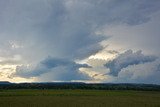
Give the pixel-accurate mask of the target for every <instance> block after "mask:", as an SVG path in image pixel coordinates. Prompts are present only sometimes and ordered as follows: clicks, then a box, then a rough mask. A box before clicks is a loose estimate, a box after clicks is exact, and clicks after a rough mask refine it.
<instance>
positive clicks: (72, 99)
mask: <svg viewBox="0 0 160 107" xmlns="http://www.w3.org/2000/svg"><path fill="white" fill-rule="evenodd" d="M0 107H160V92H159V91H111V90H29V89H28V90H0Z"/></svg>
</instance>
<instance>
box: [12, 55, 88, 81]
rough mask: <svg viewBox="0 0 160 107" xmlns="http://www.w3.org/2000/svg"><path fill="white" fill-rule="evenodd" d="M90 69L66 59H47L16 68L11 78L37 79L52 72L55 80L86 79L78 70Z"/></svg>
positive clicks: (85, 65)
mask: <svg viewBox="0 0 160 107" xmlns="http://www.w3.org/2000/svg"><path fill="white" fill-rule="evenodd" d="M81 67H83V68H90V66H88V65H87V64H77V63H75V62H73V61H69V60H67V59H58V58H52V57H48V58H46V59H45V60H43V61H41V62H40V63H39V64H38V65H36V66H32V67H30V66H17V68H16V71H17V72H16V73H15V74H13V76H20V77H24V78H29V77H37V76H40V75H42V74H45V73H48V72H52V73H54V75H56V78H54V79H55V80H63V81H64V80H72V79H76V80H77V79H78V80H80V79H87V78H89V77H87V76H86V75H84V74H83V73H81V72H80V71H79V68H81Z"/></svg>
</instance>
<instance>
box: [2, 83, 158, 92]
mask: <svg viewBox="0 0 160 107" xmlns="http://www.w3.org/2000/svg"><path fill="white" fill-rule="evenodd" d="M4 89H5V90H6V89H91V90H92V89H93V90H143V91H160V85H153V84H111V83H108V84H86V83H20V84H16V83H6V84H1V83H0V90H4Z"/></svg>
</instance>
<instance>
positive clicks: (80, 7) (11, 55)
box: [0, 0, 160, 84]
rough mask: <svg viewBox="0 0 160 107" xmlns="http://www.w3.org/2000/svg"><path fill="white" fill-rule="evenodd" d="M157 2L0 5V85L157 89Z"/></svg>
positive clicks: (67, 0) (74, 0)
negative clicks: (103, 85) (139, 85)
mask: <svg viewBox="0 0 160 107" xmlns="http://www.w3.org/2000/svg"><path fill="white" fill-rule="evenodd" d="M159 28H160V0H14V1H13V0H0V81H10V82H16V83H19V82H86V83H145V84H160V42H159V40H160V29H159Z"/></svg>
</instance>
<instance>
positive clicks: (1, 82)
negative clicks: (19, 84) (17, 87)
mask: <svg viewBox="0 0 160 107" xmlns="http://www.w3.org/2000/svg"><path fill="white" fill-rule="evenodd" d="M0 84H10V82H8V81H0Z"/></svg>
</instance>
